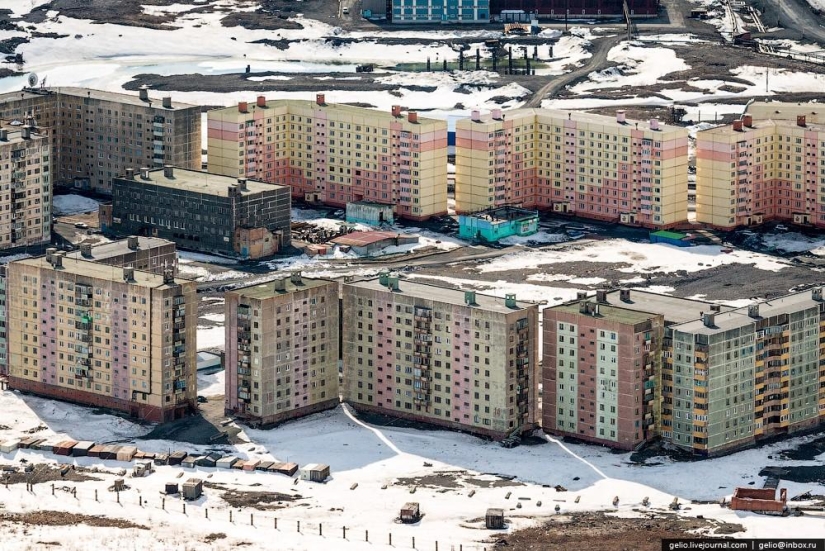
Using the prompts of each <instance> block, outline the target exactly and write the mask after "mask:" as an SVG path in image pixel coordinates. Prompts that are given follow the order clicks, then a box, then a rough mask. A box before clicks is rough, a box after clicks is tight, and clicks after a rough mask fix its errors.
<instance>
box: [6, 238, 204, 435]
mask: <svg viewBox="0 0 825 551" xmlns="http://www.w3.org/2000/svg"><path fill="white" fill-rule="evenodd" d="M6 287H7V288H8V289H14V290H15V292H14V293H9V294H8V296H7V309H8V310H7V311H8V318H7V326H8V354H9V369H8V381H9V387H10V388H12V389H18V390H23V391H27V392H31V393H33V394H38V395H41V396H47V397H50V398H58V399H62V400H67V401H71V402H75V403H79V404H83V405H90V406H95V407H106V408H112V409H117V410H120V411H124V412H126V413H128V414H130V415H132V416H134V417H138V418H141V419H146V420H148V421H156V422H162V421H169V420H172V419H177V418H180V417H183V416H184V415H186V414H187V413H188V412H191V411H194V410H195V408H196V403H195V397H196V393H197V389H196V384H197V383H196V379H195V371H196V365H197V364H196V360H195V354H196V350H197V345H196V342H195V339H196V325H197V300H198V299H197V294H196V293H197V285H196V284H195V282H192V281H186V280H179V279H175V277H174V275H173V272H172V271H171V270H169V271H167V272H165V273H163V274H155V273H151V272H145V271H140V270H135V269H134V268H123V267H119V266H110V265H105V264H100V263H97V262H92V261H87V260H83V259H78V258H69V257H67V256H66V255H65V253H62V252H57V251H56V250H55V249H49V250H48V251H47V253H46V256H42V257H38V258H29V259H25V260H18V261H14V262H10V263H9V264H8V267H7V279H6Z"/></svg>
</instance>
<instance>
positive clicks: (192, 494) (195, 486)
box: [183, 478, 203, 500]
mask: <svg viewBox="0 0 825 551" xmlns="http://www.w3.org/2000/svg"><path fill="white" fill-rule="evenodd" d="M201 495H203V480H201V479H200V478H190V479H189V480H187V481H186V482H184V483H183V499H189V500H192V499H198V498H199V497H201Z"/></svg>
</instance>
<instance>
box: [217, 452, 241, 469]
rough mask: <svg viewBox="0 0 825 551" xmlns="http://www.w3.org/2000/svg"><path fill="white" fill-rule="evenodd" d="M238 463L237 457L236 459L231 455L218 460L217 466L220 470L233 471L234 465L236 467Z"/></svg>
mask: <svg viewBox="0 0 825 551" xmlns="http://www.w3.org/2000/svg"><path fill="white" fill-rule="evenodd" d="M237 462H238V458H237V457H235V456H233V455H229V456H227V457H221V458H220V459H218V460H217V461H216V462H215V466H216V467H217V468H219V469H231V468H232V465H234V464H235V463H237Z"/></svg>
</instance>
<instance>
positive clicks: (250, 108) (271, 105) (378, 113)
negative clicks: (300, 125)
mask: <svg viewBox="0 0 825 551" xmlns="http://www.w3.org/2000/svg"><path fill="white" fill-rule="evenodd" d="M246 105H247V106H246V109H247V112H246V114H248V113H254V112H255V111H256V110H258V109H260V110H267V109H276V108H278V107H287V108H288V107H290V106H295V107H300V108H304V109H306V108H311V109H324V108H328V109H330V110H332V111H337V112H339V113H348V114H350V115H357V116H366V117H368V118H371V119H375V118H377V119H381V120H394V121H395V120H397V121H404V122H406V121H407V116H408V115H409V113H410V111H415V110H402V111H401V114H400V115H399V116H395V115H393V114H392V112H391V111H389V110H384V109H370V108H367V107H356V106H355V105H346V104H343V103H324V104H322V105H318V103H317V102H315V101H312V100H303V99H268V100H266V105H264V106H260V105H258V104H257V101H254V100H253V101H248V102H247V104H246ZM212 112H219V113H232V112H235V113H239V111H238V104H237V103H236V104H235V105H230V106H229V107H223V108H221V109H214V110H212V111H210V113H212ZM412 124H440V125H443V126H445V127H446V126H447V121H445V120H441V119H431V118H427V117H422V116H421V113H418V122H417V123H412Z"/></svg>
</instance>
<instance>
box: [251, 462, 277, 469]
mask: <svg viewBox="0 0 825 551" xmlns="http://www.w3.org/2000/svg"><path fill="white" fill-rule="evenodd" d="M272 465H273V462H272V461H261V462H260V463H258V466H257V467H255V470H256V471H265V470H267V469H269V468H270V467H271V466H272Z"/></svg>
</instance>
